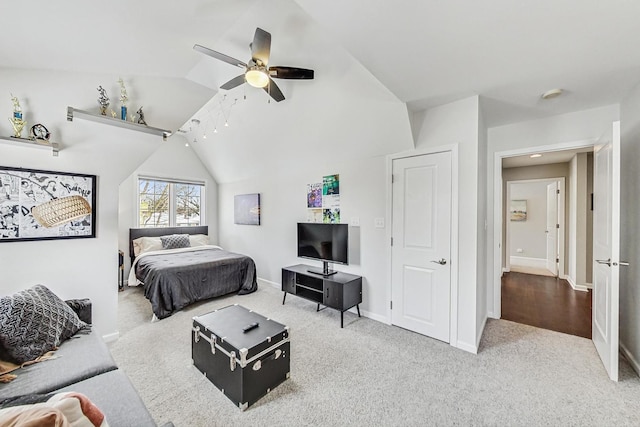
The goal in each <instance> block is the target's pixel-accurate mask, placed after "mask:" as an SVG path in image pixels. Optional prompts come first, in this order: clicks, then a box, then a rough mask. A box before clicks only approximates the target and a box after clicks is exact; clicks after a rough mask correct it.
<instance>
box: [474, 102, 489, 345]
mask: <svg viewBox="0 0 640 427" xmlns="http://www.w3.org/2000/svg"><path fill="white" fill-rule="evenodd" d="M487 137H488V135H487V127H486V124H485V121H484V115H483V111H482V103H481V104H480V108H479V110H478V189H477V192H478V243H477V248H476V250H477V253H478V269H477V273H476V277H477V294H476V348H477V347H478V346H479V345H480V339H481V338H482V331H483V330H484V326H485V324H486V321H487V270H489V268H488V266H487V251H486V250H485V248H486V247H487V188H488V187H487V162H486V160H485V159H486V158H487V149H488V140H487Z"/></svg>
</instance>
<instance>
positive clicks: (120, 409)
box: [0, 300, 156, 427]
mask: <svg viewBox="0 0 640 427" xmlns="http://www.w3.org/2000/svg"><path fill="white" fill-rule="evenodd" d="M66 302H67V304H69V306H70V307H71V308H72V309H73V310H74V311H76V313H78V317H80V319H81V320H83V321H85V322H87V323H91V305H90V304H91V303H90V302H89V301H88V300H73V301H66ZM55 355H56V356H57V358H55V359H51V360H47V361H44V362H40V363H36V364H33V365H30V366H26V367H24V368H21V369H19V370H18V372H16V374H17V378H15V379H14V380H13V381H11V382H10V383H6V384H0V402H1V401H4V400H6V399H10V398H15V397H18V396H24V395H28V394H48V393H58V392H63V391H75V392H78V393H82V394H84V395H86V396H87V397H88V398H89V399H90V400H91V401H92V402H93V403H94V404H95V405H96V406H97V407H98V408H100V410H101V411H102V412H103V413H104V415H105V417H106V420H107V422H108V423H109V425H110V426H111V427H118V426H123V427H128V426H132V427H133V426H136V427H138V426H156V423H155V422H154V421H153V418H152V417H151V415H150V414H149V411H147V408H146V407H145V406H144V403H143V402H142V400H141V399H140V397H139V396H138V393H137V392H136V390H135V389H134V387H133V385H132V384H131V382H130V381H129V378H127V376H126V375H125V374H124V373H123V372H122V371H121V370H120V369H118V366H117V365H116V363H115V361H114V360H113V358H112V357H111V353H110V352H109V349H108V348H107V346H106V344H105V343H104V341H103V340H102V338H101V337H100V336H98V335H97V334H96V333H95V332H93V331H92V332H91V333H89V334H76V335H74V336H73V337H71V338H70V339H68V340H66V341H64V342H63V343H62V344H61V345H60V347H59V349H58V350H57V351H56V352H55Z"/></svg>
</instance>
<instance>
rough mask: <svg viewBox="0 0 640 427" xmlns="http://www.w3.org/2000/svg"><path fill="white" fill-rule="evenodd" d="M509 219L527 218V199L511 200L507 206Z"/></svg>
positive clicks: (522, 219)
mask: <svg viewBox="0 0 640 427" xmlns="http://www.w3.org/2000/svg"><path fill="white" fill-rule="evenodd" d="M509 219H510V220H511V221H526V220H527V201H526V200H512V201H511V204H510V206H509Z"/></svg>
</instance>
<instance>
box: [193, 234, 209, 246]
mask: <svg viewBox="0 0 640 427" xmlns="http://www.w3.org/2000/svg"><path fill="white" fill-rule="evenodd" d="M189 244H190V245H191V246H192V247H195V246H205V245H210V244H211V243H209V236H207V235H206V234H191V235H190V236H189Z"/></svg>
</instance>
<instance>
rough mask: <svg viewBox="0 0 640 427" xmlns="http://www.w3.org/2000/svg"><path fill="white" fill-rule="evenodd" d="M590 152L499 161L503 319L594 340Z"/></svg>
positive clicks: (518, 157)
mask: <svg viewBox="0 0 640 427" xmlns="http://www.w3.org/2000/svg"><path fill="white" fill-rule="evenodd" d="M590 151H592V148H591V147H589V148H582V149H578V150H564V151H559V152H547V153H544V154H543V156H542V159H541V157H540V156H537V157H536V159H537V160H536V161H535V162H531V157H530V155H524V156H517V157H510V158H503V159H502V162H503V164H502V182H503V184H502V185H503V191H502V194H503V200H502V212H503V214H502V218H503V220H502V226H503V228H502V229H503V234H502V236H503V244H502V248H503V252H502V273H503V274H502V277H501V287H500V288H501V292H500V294H501V308H502V315H501V318H503V319H506V320H511V321H515V322H519V323H525V324H528V325H532V326H536V327H541V328H545V329H550V330H554V331H558V332H563V333H568V334H572V335H577V336H581V337H584V338H591V292H590V286H591V283H590V275H591V269H590V268H589V269H587V265H589V266H591V263H592V260H591V256H590V255H589V256H587V254H590V253H591V252H592V246H589V245H591V236H592V232H591V230H592V222H589V221H590V218H591V216H590V206H589V203H588V202H589V201H590V197H589V196H590V193H591V192H592V182H593V172H592V170H593V168H592V165H593V162H592V154H591V153H590ZM545 157H546V159H544V158H545ZM531 163H533V164H531Z"/></svg>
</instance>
